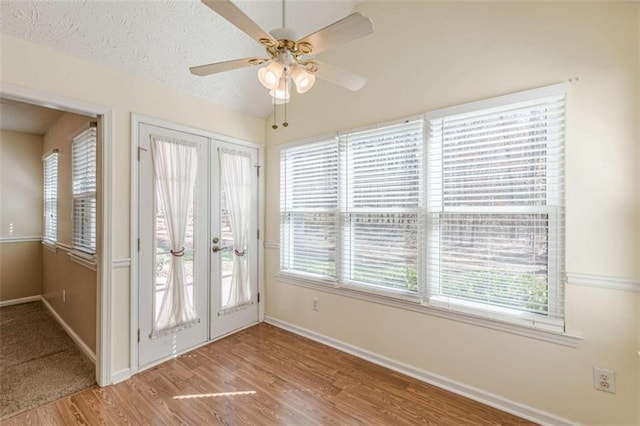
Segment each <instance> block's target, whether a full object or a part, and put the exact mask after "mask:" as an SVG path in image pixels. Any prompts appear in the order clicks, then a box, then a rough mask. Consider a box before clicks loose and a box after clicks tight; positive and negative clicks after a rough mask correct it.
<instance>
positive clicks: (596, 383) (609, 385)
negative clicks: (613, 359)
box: [593, 367, 616, 393]
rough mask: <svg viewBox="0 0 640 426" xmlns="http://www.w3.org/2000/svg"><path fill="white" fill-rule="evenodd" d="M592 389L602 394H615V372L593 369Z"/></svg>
mask: <svg viewBox="0 0 640 426" xmlns="http://www.w3.org/2000/svg"><path fill="white" fill-rule="evenodd" d="M593 387H595V388H596V390H600V391H603V392H609V393H616V372H615V371H613V370H607V369H606V368H600V367H593Z"/></svg>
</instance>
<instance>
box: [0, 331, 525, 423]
mask: <svg viewBox="0 0 640 426" xmlns="http://www.w3.org/2000/svg"><path fill="white" fill-rule="evenodd" d="M1 424H2V425H3V426H5V425H6V426H14V425H15V426H18V425H20V426H22V425H31V424H33V425H41V424H46V425H71V424H76V425H101V424H105V425H112V424H118V425H128V424H129V425H140V424H145V425H150V424H153V425H177V424H188V425H199V424H207V425H238V424H253V425H281V424H284V425H296V426H298V425H305V426H306V425H336V426H337V425H394V426H395V425H398V426H400V425H415V424H428V425H429V424H432V425H461V424H465V425H490V424H493V425H498V424H500V425H523V424H531V423H530V422H528V421H525V420H523V419H520V418H518V417H515V416H513V415H511V414H508V413H505V412H502V411H499V410H496V409H494V408H491V407H488V406H485V405H482V404H480V403H478V402H475V401H471V400H469V399H467V398H464V397H462V396H459V395H456V394H453V393H451V392H448V391H445V390H443V389H439V388H437V387H435V386H431V385H428V384H426V383H423V382H420V381H418V380H416V379H413V378H411V377H407V376H404V375H402V374H399V373H396V372H394V371H391V370H388V369H386V368H384V367H380V366H378V365H375V364H372V363H369V362H367V361H364V360H361V359H359V358H357V357H354V356H352V355H349V354H346V353H344V352H340V351H338V350H336V349H333V348H329V347H327V346H324V345H321V344H319V343H316V342H313V341H311V340H309V339H305V338H303V337H300V336H297V335H295V334H292V333H289V332H287V331H284V330H281V329H278V328H276V327H273V326H271V325H267V324H259V325H257V326H254V327H251V328H249V329H246V330H243V331H241V332H239V333H237V334H234V335H232V336H228V337H226V338H224V339H222V340H219V341H216V342H214V343H211V344H209V345H206V346H203V347H201V348H198V349H196V350H195V351H192V352H189V353H188V354H184V355H182V356H179V357H178V358H176V359H174V360H171V361H168V362H165V363H163V364H161V365H159V366H156V367H154V368H151V369H149V370H147V371H144V372H142V373H140V374H137V375H136V376H134V377H132V378H131V379H129V380H127V381H125V382H122V383H119V384H117V385H114V386H109V387H106V388H98V387H93V388H91V389H88V390H86V391H83V392H80V393H77V394H75V395H71V396H68V397H65V398H62V399H60V400H58V401H56V402H53V403H51V404H48V405H45V406H43V407H39V408H36V409H33V410H30V411H27V412H25V413H22V414H20V415H18V416H16V417H13V418H10V419H7V420H5V421H4V422H2V423H1Z"/></svg>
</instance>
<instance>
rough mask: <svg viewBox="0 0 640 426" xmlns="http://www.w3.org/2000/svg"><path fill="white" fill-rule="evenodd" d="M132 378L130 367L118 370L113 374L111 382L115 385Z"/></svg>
mask: <svg viewBox="0 0 640 426" xmlns="http://www.w3.org/2000/svg"><path fill="white" fill-rule="evenodd" d="M130 378H131V370H130V369H128V368H123V369H122V370H120V371H116V372H115V373H113V375H112V376H111V384H113V385H115V384H116V383H120V382H124V381H125V380H129V379H130Z"/></svg>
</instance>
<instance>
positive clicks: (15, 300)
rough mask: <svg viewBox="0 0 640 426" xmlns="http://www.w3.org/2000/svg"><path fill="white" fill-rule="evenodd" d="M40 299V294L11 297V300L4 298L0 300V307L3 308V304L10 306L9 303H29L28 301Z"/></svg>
mask: <svg viewBox="0 0 640 426" xmlns="http://www.w3.org/2000/svg"><path fill="white" fill-rule="evenodd" d="M39 300H40V296H39V295H38V296H29V297H21V298H19V299H11V300H4V301H2V302H0V308H3V307H5V306H11V305H19V304H21V303H29V302H37V301H39Z"/></svg>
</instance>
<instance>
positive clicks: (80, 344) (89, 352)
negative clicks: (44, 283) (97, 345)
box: [41, 297, 96, 364]
mask: <svg viewBox="0 0 640 426" xmlns="http://www.w3.org/2000/svg"><path fill="white" fill-rule="evenodd" d="M41 300H42V303H43V304H44V306H46V307H47V309H49V312H51V315H53V317H54V318H55V319H56V321H58V323H59V324H60V325H61V326H62V328H64V331H66V332H67V334H68V335H69V337H71V339H72V340H73V341H74V342H76V345H78V347H80V349H81V350H82V352H84V353H85V355H87V356H88V357H89V359H90V360H91V361H93V363H94V364H95V363H96V354H95V353H93V351H92V350H91V349H89V346H87V345H86V344H85V343H84V342H83V341H82V339H81V338H80V336H78V335H77V334H76V332H75V331H73V329H72V328H71V327H69V325H68V324H67V323H66V322H64V320H63V319H62V317H61V316H60V315H58V313H57V312H56V311H55V310H54V309H53V308H52V307H51V305H50V304H49V302H47V300H46V299H45V298H44V297H41Z"/></svg>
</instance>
